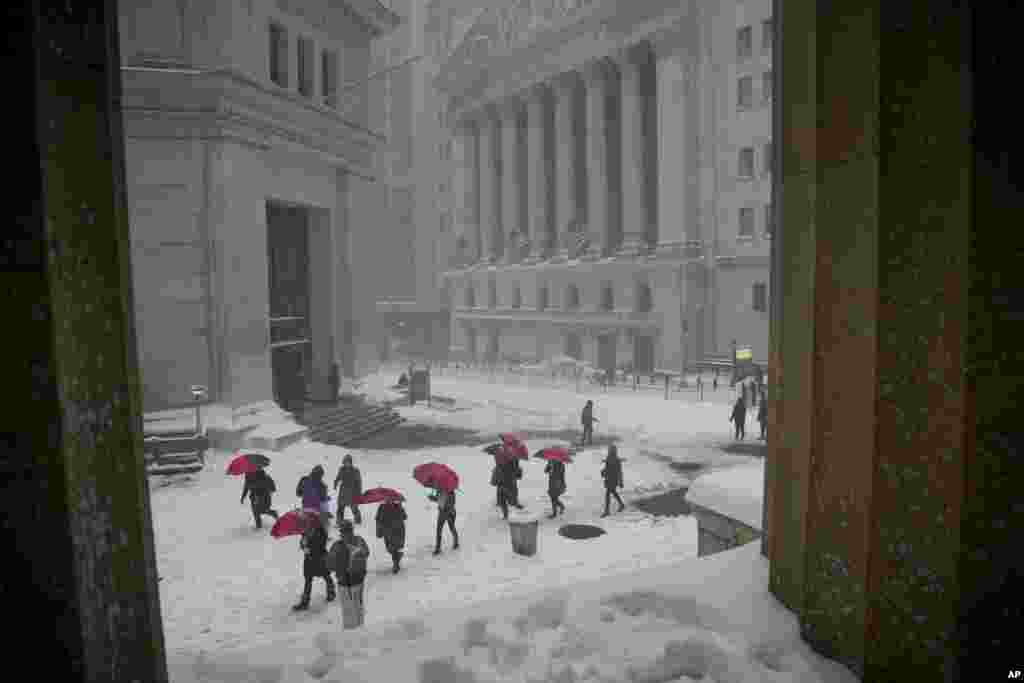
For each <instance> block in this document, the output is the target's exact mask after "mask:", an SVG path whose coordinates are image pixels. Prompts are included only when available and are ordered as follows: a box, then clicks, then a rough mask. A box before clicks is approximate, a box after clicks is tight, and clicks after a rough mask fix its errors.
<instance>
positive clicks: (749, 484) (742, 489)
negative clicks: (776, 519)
mask: <svg viewBox="0 0 1024 683" xmlns="http://www.w3.org/2000/svg"><path fill="white" fill-rule="evenodd" d="M686 501H687V502H688V503H689V504H690V508H691V509H692V511H693V515H694V516H695V517H696V518H697V533H698V538H697V554H698V555H699V556H701V557H703V556H705V555H711V554H714V553H718V552H722V551H723V550H728V549H730V548H735V547H736V546H740V545H745V544H747V543H750V542H751V541H754V540H756V539H758V538H760V537H761V535H762V529H761V522H762V519H763V515H762V509H763V507H764V460H759V461H758V462H755V463H751V464H749V465H737V466H736V467H728V468H725V469H720V470H714V471H712V472H709V473H707V474H705V475H703V476H700V477H697V479H695V480H694V482H693V484H691V485H690V489H689V491H687V493H686Z"/></svg>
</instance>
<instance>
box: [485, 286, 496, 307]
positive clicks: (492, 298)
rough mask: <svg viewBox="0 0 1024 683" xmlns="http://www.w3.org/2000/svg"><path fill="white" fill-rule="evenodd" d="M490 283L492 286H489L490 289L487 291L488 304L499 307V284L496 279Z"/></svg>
mask: <svg viewBox="0 0 1024 683" xmlns="http://www.w3.org/2000/svg"><path fill="white" fill-rule="evenodd" d="M489 284H490V287H489V288H488V289H489V291H488V293H487V305H488V307H489V308H497V307H498V284H497V283H496V282H495V281H494V280H491V282H490V283H489Z"/></svg>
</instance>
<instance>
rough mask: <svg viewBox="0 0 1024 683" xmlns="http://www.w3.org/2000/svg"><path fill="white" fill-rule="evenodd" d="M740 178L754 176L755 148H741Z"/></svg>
mask: <svg viewBox="0 0 1024 683" xmlns="http://www.w3.org/2000/svg"><path fill="white" fill-rule="evenodd" d="M739 176H740V178H753V177H754V148H753V147H744V148H743V149H741V150H740V168H739Z"/></svg>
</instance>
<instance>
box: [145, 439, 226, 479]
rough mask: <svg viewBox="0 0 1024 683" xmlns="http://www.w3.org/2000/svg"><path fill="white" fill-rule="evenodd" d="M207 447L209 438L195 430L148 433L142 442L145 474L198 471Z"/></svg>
mask: <svg viewBox="0 0 1024 683" xmlns="http://www.w3.org/2000/svg"><path fill="white" fill-rule="evenodd" d="M209 447H210V441H209V439H208V438H207V437H206V436H205V435H204V434H196V433H195V432H184V431H178V432H167V433H163V434H148V435H146V436H145V438H144V439H143V442H142V454H143V458H144V459H145V462H146V474H181V473H188V472H198V471H199V470H201V469H203V464H204V458H205V454H206V451H207V449H208V448H209Z"/></svg>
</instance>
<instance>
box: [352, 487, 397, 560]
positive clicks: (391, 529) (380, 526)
mask: <svg viewBox="0 0 1024 683" xmlns="http://www.w3.org/2000/svg"><path fill="white" fill-rule="evenodd" d="M404 500H405V496H403V495H402V494H401V493H399V492H398V491H395V490H393V489H386V488H375V489H370V490H369V491H367V492H366V493H364V494H363V495H362V496H359V497H358V498H356V503H357V504H360V505H363V504H369V503H380V504H381V506H380V507H379V508H377V517H376V522H377V538H383V539H384V548H385V549H386V550H387V551H388V554H389V555H391V562H392V565H393V566H392V568H391V571H392V572H393V573H395V574H397V573H398V571H399V569H400V568H401V567H400V562H401V561H402V549H403V548H404V547H405V520H406V519H408V516H407V515H406V514H405V509H404V508H402V502H403V501H404Z"/></svg>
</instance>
